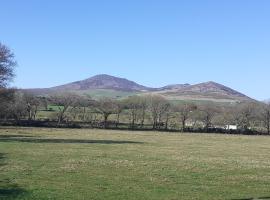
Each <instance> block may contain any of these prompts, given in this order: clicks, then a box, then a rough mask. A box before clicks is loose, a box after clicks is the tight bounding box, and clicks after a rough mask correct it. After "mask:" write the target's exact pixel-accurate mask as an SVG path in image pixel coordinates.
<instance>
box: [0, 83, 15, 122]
mask: <svg viewBox="0 0 270 200" xmlns="http://www.w3.org/2000/svg"><path fill="white" fill-rule="evenodd" d="M15 92H16V90H14V89H5V88H0V118H1V119H6V118H8V117H10V116H11V113H10V108H11V106H12V105H13V104H14V100H15V99H14V98H15Z"/></svg>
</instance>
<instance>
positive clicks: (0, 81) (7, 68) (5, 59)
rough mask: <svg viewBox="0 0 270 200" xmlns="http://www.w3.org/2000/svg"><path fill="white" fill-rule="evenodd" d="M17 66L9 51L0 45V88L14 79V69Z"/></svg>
mask: <svg viewBox="0 0 270 200" xmlns="http://www.w3.org/2000/svg"><path fill="white" fill-rule="evenodd" d="M16 65H17V63H16V61H15V60H14V54H13V53H12V52H11V50H10V49H9V48H8V47H7V46H5V45H3V44H2V43H0V87H6V86H7V84H8V82H9V81H11V80H12V78H13V77H14V67H15V66H16Z"/></svg>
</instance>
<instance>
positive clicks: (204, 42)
mask: <svg viewBox="0 0 270 200" xmlns="http://www.w3.org/2000/svg"><path fill="white" fill-rule="evenodd" d="M269 10H270V1H268V0H226V1H225V0H224V1H223V0H219V1H217V0H129V1H127V0H85V1H84V0H57V1H56V0H24V1H21V0H0V19H1V28H0V42H2V43H3V44H5V45H7V46H9V47H10V49H12V51H13V52H14V54H15V55H16V60H17V62H18V66H17V67H16V78H15V80H14V82H13V83H12V84H11V86H16V87H18V88H44V87H51V86H56V85H60V84H64V83H69V82H72V81H77V80H82V79H85V78H89V77H91V76H94V75H97V74H110V75H114V76H119V77H123V78H127V79H130V80H133V81H135V82H138V83H139V84H143V85H146V86H149V87H160V86H164V85H167V84H175V83H190V84H195V83H200V82H206V81H215V82H218V83H221V84H224V85H226V86H228V87H231V88H233V89H235V90H238V91H240V92H242V93H244V94H246V95H248V96H250V97H252V98H255V99H258V100H264V99H268V98H270V89H269V86H270V78H269V77H270V12H269Z"/></svg>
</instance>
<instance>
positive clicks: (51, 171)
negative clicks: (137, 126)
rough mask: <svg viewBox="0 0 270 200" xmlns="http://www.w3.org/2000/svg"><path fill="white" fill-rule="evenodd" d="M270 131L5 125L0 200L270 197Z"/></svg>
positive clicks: (1, 132) (0, 135) (0, 151)
mask: <svg viewBox="0 0 270 200" xmlns="http://www.w3.org/2000/svg"><path fill="white" fill-rule="evenodd" d="M269 196H270V137H266V136H236V135H216V134H180V133H162V132H129V131H111V130H91V129H41V128H0V199H40V200H41V199H80V200H81V199H97V200H99V199H100V200H101V199H115V200H122V199H123V200H127V199H138V200H143V199H154V200H156V199H157V200H158V199H162V200H163V199H170V200H173V199H174V200H176V199H181V200H190V199H210V200H212V199H213V200H219V199H249V198H251V199H252V198H254V199H256V198H260V199H269Z"/></svg>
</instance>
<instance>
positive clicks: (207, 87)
mask: <svg viewBox="0 0 270 200" xmlns="http://www.w3.org/2000/svg"><path fill="white" fill-rule="evenodd" d="M156 93H158V94H161V95H164V96H167V97H168V98H169V99H172V100H197V99H200V100H215V101H224V102H226V101H227V102H228V101H249V100H252V99H251V98H249V97H248V96H246V95H244V94H242V93H240V92H237V91H236V90H233V89H231V88H229V87H226V86H224V85H222V84H219V83H215V82H213V81H209V82H205V83H199V84H195V85H188V84H186V85H185V86H182V87H180V88H172V89H171V88H169V89H164V90H161V91H159V92H156Z"/></svg>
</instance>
